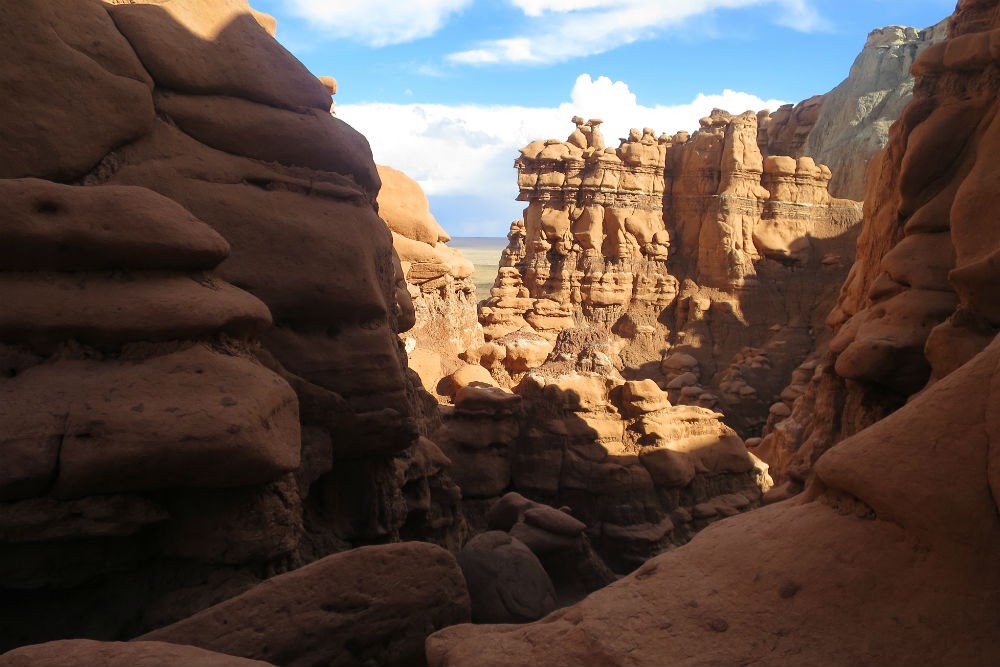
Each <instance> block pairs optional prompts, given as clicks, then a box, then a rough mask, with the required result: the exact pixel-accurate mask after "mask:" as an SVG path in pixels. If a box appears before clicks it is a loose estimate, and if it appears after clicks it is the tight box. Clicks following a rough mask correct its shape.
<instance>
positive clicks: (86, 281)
mask: <svg viewBox="0 0 1000 667" xmlns="http://www.w3.org/2000/svg"><path fill="white" fill-rule="evenodd" d="M0 303H3V304H4V308H3V310H0V340H2V341H3V342H6V343H13V344H18V343H27V344H38V343H42V344H44V343H50V344H51V343H56V342H59V341H64V340H71V339H72V340H78V341H80V342H82V343H86V344H89V345H93V346H95V347H100V348H114V347H117V346H120V345H122V344H124V343H128V342H135V341H164V340H189V339H192V338H198V337H203V336H208V335H212V334H215V333H219V332H224V333H227V334H230V335H233V336H237V337H249V336H251V335H254V334H257V333H259V332H261V331H263V330H264V329H266V328H267V327H268V326H269V325H270V324H271V314H270V312H269V311H268V309H267V306H265V305H264V304H263V303H262V302H261V301H260V300H259V299H257V298H256V297H254V296H253V295H251V294H250V293H249V292H244V291H243V290H241V289H238V288H236V287H233V286H232V285H230V284H229V283H227V282H225V281H222V280H220V279H218V278H217V277H212V276H209V275H208V274H203V273H192V274H184V273H163V272H159V271H137V272H135V273H120V272H116V273H44V272H24V273H16V272H4V273H3V274H0Z"/></svg>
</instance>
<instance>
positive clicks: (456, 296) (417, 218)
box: [378, 165, 483, 396]
mask: <svg viewBox="0 0 1000 667" xmlns="http://www.w3.org/2000/svg"><path fill="white" fill-rule="evenodd" d="M378 172H379V177H380V178H381V179H382V188H381V190H379V194H378V205H379V215H380V216H381V217H382V219H383V220H385V222H386V224H387V225H388V226H389V229H390V230H391V231H392V244H393V247H394V248H395V250H396V254H397V255H398V256H399V262H400V263H399V266H398V267H397V268H398V271H399V276H398V277H397V291H398V292H399V293H400V301H404V300H405V299H409V300H411V301H412V303H413V322H412V325H411V326H410V327H407V328H408V329H409V330H408V331H407V333H406V336H405V340H406V351H407V354H408V355H409V358H410V367H411V368H414V369H415V370H416V371H417V373H418V374H419V375H420V378H421V381H422V382H423V385H424V387H425V388H427V390H428V391H430V392H432V393H437V394H439V395H442V396H443V394H446V393H447V391H444V390H443V388H442V390H440V391H439V389H438V384H439V383H440V382H441V380H442V379H443V378H444V377H446V376H448V375H450V374H451V373H454V372H455V371H456V370H457V369H458V368H459V367H460V366H461V365H462V362H460V360H459V358H458V357H459V355H460V354H461V353H462V352H465V351H466V350H468V349H470V348H476V347H479V346H481V345H482V344H483V334H482V327H481V326H480V324H479V321H478V318H477V315H476V302H477V297H476V288H475V284H474V282H473V280H472V277H471V276H472V272H473V265H472V262H470V261H469V260H467V259H466V258H465V257H464V256H462V253H461V252H460V251H458V250H456V249H454V248H450V247H448V246H447V245H446V243H447V242H448V241H449V240H451V237H450V236H449V235H448V233H447V232H445V230H444V229H443V228H442V227H441V225H440V224H438V221H437V220H436V219H435V218H434V215H433V214H432V213H431V209H430V204H429V203H428V201H427V196H426V195H425V194H424V192H423V190H422V189H421V188H420V185H419V184H418V183H417V182H416V181H414V180H413V179H411V178H410V177H409V176H407V175H406V174H404V173H402V172H401V171H398V170H396V169H393V168H392V167H385V166H381V165H380V166H379V167H378ZM404 293H405V294H406V296H405V298H404ZM414 355H416V360H415V356H414ZM429 357H434V359H435V360H436V362H432V361H431V360H430V358H429Z"/></svg>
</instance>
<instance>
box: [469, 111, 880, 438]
mask: <svg viewBox="0 0 1000 667" xmlns="http://www.w3.org/2000/svg"><path fill="white" fill-rule="evenodd" d="M598 125H599V123H598V122H596V121H591V123H590V124H589V125H580V127H581V128H588V129H589V130H590V132H591V135H590V136H591V139H588V140H586V141H585V140H584V139H579V138H578V137H576V134H577V133H581V130H580V129H578V130H577V132H575V133H574V135H573V136H571V137H570V139H569V140H568V141H566V142H558V141H555V140H550V141H546V142H534V143H533V144H530V145H529V146H527V147H525V148H524V149H523V150H522V157H521V158H519V159H518V161H517V163H516V164H517V167H518V170H519V176H518V182H519V185H520V187H521V194H520V198H521V199H523V200H525V201H528V202H529V205H528V208H527V209H526V210H525V221H524V222H523V223H521V222H518V223H515V224H514V225H512V228H511V234H510V245H509V247H508V248H507V250H506V251H505V253H504V257H503V260H502V263H501V268H500V272H499V275H498V277H497V281H496V285H495V287H494V288H493V290H492V291H491V298H490V299H489V300H488V301H487V302H486V303H485V304H484V305H483V307H482V309H481V313H480V317H481V321H482V322H483V326H484V331H485V335H486V338H487V340H488V342H487V344H486V345H485V346H484V347H483V348H482V349H480V350H474V351H470V354H469V355H468V356H469V358H470V360H472V359H478V361H479V362H480V363H482V364H483V365H485V366H487V367H490V368H491V369H492V370H493V371H494V374H495V375H497V377H498V378H500V379H501V380H505V379H506V378H507V377H509V378H510V383H511V384H514V383H515V382H516V381H517V380H518V379H520V377H521V376H522V375H523V374H524V372H526V371H527V370H529V369H531V368H534V367H538V366H540V365H541V364H542V363H543V362H544V361H545V359H546V358H547V357H548V354H549V353H550V352H551V351H552V348H553V345H554V342H555V339H556V337H557V335H558V333H559V332H560V331H562V330H565V329H569V328H572V327H578V326H584V327H590V328H593V329H596V330H599V331H601V332H604V334H605V335H606V338H607V340H608V341H609V347H608V349H607V350H606V351H605V353H606V356H607V358H609V359H610V363H611V365H613V366H615V367H617V368H619V369H622V371H623V373H625V375H626V377H628V378H629V379H642V378H652V379H654V380H657V381H658V382H660V384H661V386H663V387H664V388H668V389H670V390H672V394H671V397H670V398H671V400H672V401H674V402H681V403H688V404H697V405H702V406H704V407H710V408H711V407H718V408H719V409H721V410H722V411H723V412H724V413H725V414H726V415H727V417H728V418H730V419H731V420H732V421H731V423H732V424H733V425H734V426H735V427H736V428H738V429H739V430H740V431H741V432H744V433H747V434H750V433H753V431H754V429H759V428H760V426H762V425H763V424H764V422H765V421H766V415H767V410H768V407H769V406H770V405H771V403H773V401H774V400H776V398H777V396H778V394H779V393H780V391H781V389H782V385H783V384H784V379H785V378H787V377H788V376H789V375H790V373H791V371H792V369H793V368H795V366H796V365H797V364H798V363H799V362H800V361H801V360H802V358H803V357H804V356H805V355H806V353H807V352H808V351H809V350H810V349H812V346H813V344H814V342H815V338H816V336H821V335H822V321H823V317H825V315H826V313H827V312H828V309H829V307H830V306H832V298H833V294H834V293H835V290H836V287H837V286H839V285H840V284H841V282H842V280H843V277H844V276H845V275H846V270H847V267H848V266H849V264H850V256H851V248H852V245H853V240H854V236H853V235H854V234H855V233H856V226H857V223H858V222H859V221H860V214H861V210H860V204H858V203H856V202H851V201H847V200H838V199H833V198H831V197H830V195H829V193H828V192H827V189H826V185H827V183H828V182H829V179H830V170H829V169H827V168H826V167H824V166H822V165H819V166H817V165H816V164H815V163H814V162H813V160H812V159H810V158H799V159H797V160H796V159H792V158H788V157H780V156H769V157H767V158H766V159H765V158H764V157H763V156H762V154H761V152H760V150H759V147H758V145H757V135H758V128H757V117H756V115H754V114H753V113H751V112H747V113H744V114H742V115H740V116H732V115H730V114H727V113H725V112H721V111H716V112H714V113H713V115H712V116H711V117H709V118H705V119H703V120H702V129H701V130H700V131H698V132H696V133H695V134H694V135H692V136H690V137H689V136H688V135H687V133H679V134H677V135H675V136H674V137H667V136H665V135H660V136H659V137H658V138H657V137H655V136H654V133H653V132H652V131H651V130H649V129H648V128H647V129H646V130H644V131H643V132H642V133H640V132H638V131H633V132H632V134H631V135H630V137H629V138H627V139H624V140H622V144H621V146H620V147H619V148H618V149H611V148H604V147H603V144H601V143H587V141H592V142H593V141H596V140H595V139H593V137H594V136H595V133H597V132H598ZM598 138H599V137H598ZM584 144H586V147H584V148H581V145H584ZM824 304H825V306H826V308H824ZM675 354H683V355H685V358H686V359H689V360H690V362H691V365H690V366H689V367H686V368H682V367H676V368H675V367H674V366H673V365H672V363H673V362H671V361H670V359H671V358H673V355H675ZM674 359H675V358H674ZM675 360H676V359H675ZM679 369H680V370H682V372H680V373H675V371H677V370H679ZM765 371H766V372H765ZM685 373H690V375H685ZM680 375H685V377H683V378H680V379H678V376H680ZM675 381H676V382H675Z"/></svg>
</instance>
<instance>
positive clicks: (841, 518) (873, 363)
mask: <svg viewBox="0 0 1000 667" xmlns="http://www.w3.org/2000/svg"><path fill="white" fill-rule="evenodd" d="M998 33H1000V3H998V2H996V0H970V1H963V2H960V3H959V4H958V8H957V11H956V14H955V15H954V17H953V18H952V19H951V22H950V24H949V39H948V40H947V41H945V42H943V43H941V44H940V45H937V46H932V47H930V48H928V49H927V50H926V51H924V53H923V55H922V56H921V57H920V59H918V61H917V62H916V64H915V66H914V69H915V73H916V74H917V75H918V77H919V79H918V83H917V86H916V89H915V94H914V100H913V101H912V102H911V103H910V104H909V105H908V107H907V109H906V111H905V112H904V114H903V116H902V119H901V121H900V122H899V123H897V124H896V125H895V126H894V127H893V130H892V135H891V140H890V144H889V147H888V149H887V151H886V152H885V154H884V155H883V157H882V158H881V159H880V161H879V163H878V165H877V167H876V169H875V170H873V172H872V175H871V177H870V179H869V182H868V188H869V195H870V196H869V197H866V202H867V204H866V221H865V230H864V232H863V233H862V235H861V237H860V239H859V244H858V262H857V264H856V265H855V268H854V270H853V271H852V274H851V278H850V279H849V280H848V281H847V282H846V283H845V286H844V288H843V291H842V293H841V299H840V305H839V313H841V315H840V321H839V330H838V333H837V337H836V339H835V342H834V344H833V345H832V346H831V347H832V350H834V351H832V352H831V354H830V356H829V357H828V358H827V359H825V360H824V361H823V363H822V364H821V365H820V366H818V367H817V368H818V369H819V370H817V372H816V379H814V380H813V385H812V386H811V387H810V389H809V391H808V392H807V393H808V394H811V400H812V401H813V403H814V405H815V406H816V408H817V410H816V413H815V419H814V421H813V422H812V424H811V426H810V428H811V430H810V431H809V432H810V433H811V434H812V435H811V436H810V437H811V438H813V439H812V440H810V441H809V444H810V445H815V448H814V449H813V450H811V451H809V452H808V454H807V453H806V452H805V450H802V452H801V453H800V454H798V455H797V456H801V457H807V456H813V457H815V456H818V454H819V453H820V451H825V452H826V453H825V454H823V456H822V457H821V458H819V459H818V461H816V462H815V467H814V472H813V477H812V480H811V482H810V483H809V485H808V486H807V488H806V492H805V493H804V494H802V495H801V496H799V497H798V498H796V499H792V500H789V501H786V502H783V503H778V504H776V505H773V506H770V507H766V508H764V509H762V510H760V511H757V512H753V513H750V514H747V515H742V516H739V517H733V518H731V519H727V520H725V521H722V522H719V523H717V524H715V525H713V526H711V527H709V528H708V529H707V530H705V531H703V532H702V533H700V534H699V535H698V536H696V537H695V539H694V540H692V541H691V543H690V544H688V545H686V546H684V547H681V548H680V549H676V550H674V551H672V552H669V553H667V554H664V555H661V556H658V557H657V558H655V559H653V560H651V561H649V562H647V563H646V564H645V565H643V566H642V567H640V568H639V569H638V570H637V571H636V572H635V573H633V574H632V575H630V576H629V577H627V578H625V579H624V580H622V581H619V582H617V583H615V584H612V585H611V586H609V587H607V588H605V589H603V590H601V591H599V592H597V593H595V594H593V595H591V596H590V597H589V598H587V599H586V600H585V601H583V602H581V603H579V604H577V605H575V606H573V607H570V608H567V609H563V610H559V611H557V612H555V613H553V614H550V615H549V616H548V617H546V618H544V619H542V620H541V621H539V622H537V623H533V624H530V625H527V626H518V627H512V626H485V627H484V626H469V625H463V626H456V627H454V628H449V629H446V630H444V631H442V632H440V633H437V634H435V635H432V636H431V637H430V639H429V640H428V645H427V650H428V657H429V660H430V663H431V664H432V665H458V664H466V663H469V662H481V663H488V664H554V665H565V664H664V663H667V664H720V665H722V664H776V665H782V664H789V665H791V664H828V663H830V662H844V663H852V664H854V663H857V664H885V663H892V664H951V663H961V664H982V665H989V664H994V663H996V662H997V661H998V660H1000V649H998V645H997V642H996V641H995V629H996V619H997V618H998V617H1000V595H998V592H1000V576H998V573H997V571H996V568H995V567H993V566H992V563H993V562H995V560H996V558H997V555H998V554H1000V514H998V498H1000V493H998V488H1000V477H998V474H997V470H998V469H1000V467H998V466H997V463H996V462H997V460H998V450H997V445H996V443H997V442H998V438H1000V433H998V431H997V428H998V423H1000V421H998V418H997V406H998V403H997V401H996V395H995V392H996V391H997V388H998V387H1000V341H998V340H997V339H996V337H995V334H996V332H997V325H998V324H1000V323H998V322H997V321H996V318H995V315H996V314H995V312H994V310H993V308H994V306H995V303H996V301H995V286H996V285H997V284H1000V269H998V266H1000V263H998V262H997V261H996V260H995V258H994V256H995V254H996V253H997V252H998V251H997V248H998V246H997V243H996V240H997V237H998V233H997V226H996V224H995V220H994V218H993V217H991V214H990V211H993V210H995V209H996V202H994V201H993V200H994V199H995V198H996V197H997V192H996V188H995V187H991V186H989V185H988V183H991V182H992V183H995V179H989V178H987V177H986V175H987V174H993V175H995V172H996V169H997V155H998V153H997V150H996V143H997V142H996V141H995V139H996V137H995V136H994V134H995V132H994V129H995V126H996V125H997V121H996V114H995V113H994V112H995V111H996V108H995V107H996V104H997V102H996V99H997V95H996V93H997V89H996V87H997V81H998V77H997V66H998V65H997V62H998V61H1000V53H998V52H997V51H996V50H995V49H993V48H992V47H993V45H994V43H996V35H997V34H998ZM929 235H936V236H934V239H933V240H934V243H933V244H932V243H930V242H929V241H927V240H921V238H920V237H921V236H929ZM940 245H945V246H946V247H950V248H953V249H954V251H953V253H942V254H945V255H949V254H950V257H951V259H950V261H947V260H943V259H942V258H941V257H940V255H939V254H938V253H937V250H936V249H937V248H938V247H940ZM893 283H894V284H893ZM986 284H990V285H992V286H993V287H994V291H992V292H990V294H992V295H993V297H992V299H990V298H987V296H986V295H987V292H986V291H985V288H984V287H983V286H984V285H986ZM942 304H947V307H945V306H944V305H942ZM852 321H853V323H852ZM939 337H940V341H941V344H940V345H938V344H937V343H936V340H938V339H939ZM845 355H846V356H845ZM921 376H922V378H923V379H922V380H920V377H921ZM925 383H926V384H927V386H926V388H923V389H922V391H919V393H918V395H915V396H913V397H912V398H911V399H910V400H909V402H908V403H907V404H906V405H905V406H903V407H901V408H900V409H898V410H897V411H896V412H894V413H893V414H891V415H889V416H888V417H885V418H882V419H880V417H881V416H882V415H881V414H878V412H877V410H879V409H882V410H886V409H888V408H887V403H888V400H889V398H890V397H891V396H893V395H895V396H900V395H901V394H902V395H905V393H906V392H912V391H913V390H914V387H916V388H917V389H920V387H923V385H924V384H925ZM918 385H919V386H918ZM838 392H839V393H838ZM806 400H807V398H806V396H803V398H800V399H799V401H798V402H796V404H795V407H796V411H797V410H798V409H799V406H800V404H804V402H806ZM820 408H822V409H820ZM792 417H793V418H795V417H796V414H795V411H793V415H792ZM873 421H874V422H875V423H874V424H873V425H868V427H867V428H865V426H866V425H867V424H866V422H868V423H871V422H873ZM845 432H849V433H853V435H851V437H849V438H847V439H845V440H843V441H842V442H840V443H839V444H837V445H836V447H833V448H829V449H828V450H827V447H828V445H829V444H830V440H826V441H823V440H821V434H823V433H825V434H826V435H827V436H829V434H831V433H834V434H840V436H841V437H843V434H844V433H845ZM821 442H825V444H826V445H827V446H824V447H820V446H819V444H818V443H821ZM765 444H766V442H765Z"/></svg>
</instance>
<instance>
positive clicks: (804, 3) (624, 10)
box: [447, 0, 825, 65]
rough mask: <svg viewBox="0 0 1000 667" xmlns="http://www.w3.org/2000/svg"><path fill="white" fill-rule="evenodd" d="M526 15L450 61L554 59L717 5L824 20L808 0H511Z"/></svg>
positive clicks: (617, 42)
mask: <svg viewBox="0 0 1000 667" xmlns="http://www.w3.org/2000/svg"><path fill="white" fill-rule="evenodd" d="M510 1H511V2H512V3H513V4H514V5H515V6H516V7H518V8H519V9H520V10H521V11H522V12H523V13H524V15H525V16H526V17H528V19H529V20H528V30H527V32H526V34H523V35H515V36H512V37H508V38H504V39H497V40H490V41H485V42H482V43H480V44H479V45H477V48H474V49H469V50H466V51H458V52H455V53H451V54H449V55H448V56H447V58H448V60H449V61H451V62H454V63H458V64H465V65H483V64H492V63H514V64H544V63H555V62H562V61H566V60H570V59H572V58H579V57H584V56H589V55H594V54H598V53H604V52H606V51H610V50H612V49H615V48H618V47H620V46H623V45H625V44H631V43H633V42H637V41H640V40H644V39H650V38H652V37H655V36H657V35H658V34H659V33H661V32H662V31H663V30H665V29H667V28H670V27H675V26H677V25H680V24H681V23H683V22H684V21H685V20H687V19H690V18H692V17H695V16H698V15H701V14H706V13H710V12H714V11H716V10H720V9H735V8H740V7H751V6H758V5H759V6H770V7H772V8H773V9H776V10H777V11H776V12H775V16H774V22H775V23H777V24H779V25H784V26H787V27H791V28H794V29H796V30H801V31H806V32H809V31H813V30H817V29H820V28H822V27H823V26H824V25H825V23H824V21H823V20H822V19H821V17H820V15H819V13H818V12H817V11H816V10H815V9H814V8H813V7H812V6H811V4H810V2H811V0H510Z"/></svg>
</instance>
